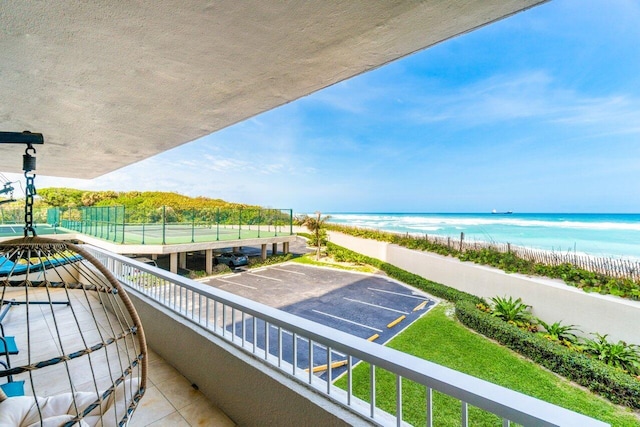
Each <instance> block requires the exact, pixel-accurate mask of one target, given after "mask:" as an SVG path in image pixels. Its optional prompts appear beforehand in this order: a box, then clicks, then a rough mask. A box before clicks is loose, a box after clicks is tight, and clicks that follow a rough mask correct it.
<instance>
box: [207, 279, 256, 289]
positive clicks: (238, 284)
mask: <svg viewBox="0 0 640 427" xmlns="http://www.w3.org/2000/svg"><path fill="white" fill-rule="evenodd" d="M215 280H217V281H219V282H223V283H229V284H231V285H237V286H242V287H243V288H249V289H258V288H254V287H253V286H249V285H243V284H242V283H236V282H232V281H230V280H224V279H215Z"/></svg>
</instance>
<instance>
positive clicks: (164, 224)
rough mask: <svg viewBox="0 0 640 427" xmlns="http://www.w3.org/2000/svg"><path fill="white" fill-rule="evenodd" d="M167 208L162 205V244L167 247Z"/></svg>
mask: <svg viewBox="0 0 640 427" xmlns="http://www.w3.org/2000/svg"><path fill="white" fill-rule="evenodd" d="M166 227H167V207H166V206H164V205H162V244H163V245H166V244H167V242H166Z"/></svg>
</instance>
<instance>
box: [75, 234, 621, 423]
mask: <svg viewBox="0 0 640 427" xmlns="http://www.w3.org/2000/svg"><path fill="white" fill-rule="evenodd" d="M86 249H87V250H88V251H89V252H90V253H91V254H92V255H94V256H95V257H96V258H97V259H98V260H99V261H100V262H101V263H103V264H104V265H105V266H106V267H107V268H108V269H109V270H110V271H111V272H112V273H114V275H115V276H116V277H117V278H118V279H119V280H120V281H121V282H122V283H123V284H124V285H126V286H128V287H130V288H132V289H134V290H135V291H137V292H138V293H140V294H144V295H146V297H148V298H150V299H153V300H154V301H156V302H158V303H160V304H162V305H163V306H165V307H166V308H167V309H169V310H172V311H173V312H175V313H176V314H178V315H180V316H182V317H183V318H185V319H188V320H189V321H191V322H193V323H194V324H197V325H199V326H200V327H202V328H205V329H206V330H207V331H209V332H211V333H214V334H216V335H217V336H219V337H221V338H223V339H225V340H226V341H228V342H230V343H232V344H234V345H236V346H237V347H238V348H241V349H243V350H244V351H247V352H250V353H253V354H254V355H256V356H258V357H259V358H260V359H261V360H263V362H264V363H267V364H269V365H271V366H272V367H277V368H278V369H279V370H280V372H281V373H282V374H283V375H287V376H289V377H291V378H295V379H297V380H298V381H302V382H304V383H306V384H308V385H309V386H311V387H313V388H314V389H316V390H317V391H318V392H320V393H322V394H323V395H324V396H325V397H326V398H328V399H331V400H332V401H334V402H337V403H338V404H341V405H343V406H344V407H346V408H348V409H350V410H352V411H354V412H356V413H358V414H360V415H361V416H364V417H367V418H368V419H370V420H371V421H373V422H375V423H378V424H382V425H393V424H395V425H398V426H400V425H404V424H406V421H404V420H403V412H402V409H403V395H402V389H403V383H404V381H406V380H409V381H413V382H415V383H418V384H420V385H421V386H423V387H424V388H425V395H426V398H425V402H424V404H425V409H424V410H425V418H426V424H427V425H428V426H432V425H433V413H434V412H433V403H432V402H433V399H432V396H433V395H432V392H433V391H438V392H440V393H443V394H446V395H448V396H451V397H453V398H455V399H457V400H459V401H460V408H461V411H460V421H461V425H462V426H465V427H466V426H468V425H469V416H468V409H469V407H470V406H475V407H477V408H480V409H483V410H485V411H487V412H490V413H493V414H495V415H497V416H498V417H500V418H502V420H503V421H502V425H503V426H508V425H510V423H511V422H515V423H518V424H522V425H525V426H527V425H535V426H560V425H562V426H583V427H586V426H606V425H608V424H606V423H603V422H601V421H597V420H594V419H592V418H589V417H586V416H584V415H581V414H578V413H575V412H572V411H569V410H567V409H564V408H561V407H559V406H555V405H552V404H550V403H547V402H544V401H541V400H538V399H535V398H532V397H530V396H526V395H524V394H521V393H518V392H515V391H513V390H510V389H507V388H504V387H501V386H497V385H495V384H492V383H489V382H487V381H484V380H480V379H478V378H475V377H472V376H470V375H467V374H463V373H461V372H458V371H455V370H452V369H449V368H446V367H443V366H440V365H437V364H435V363H431V362H428V361H426V360H423V359H420V358H417V357H414V356H411V355H409V354H406V353H402V352H400V351H397V350H394V349H390V348H387V347H384V346H382V345H379V344H374V343H372V342H369V341H367V340H364V339H361V338H357V337H354V336H352V335H349V334H346V333H344V332H341V331H338V330H335V329H332V328H329V327H326V326H324V325H320V324H317V323H315V322H311V321H309V320H306V319H303V318H300V317H298V316H294V315H292V314H289V313H286V312H283V311H280V310H277V309H274V308H272V307H268V306H266V305H263V304H260V303H257V302H255V301H251V300H248V299H246V298H243V297H240V296H237V295H234V294H231V293H228V292H225V291H223V290H220V289H216V288H213V287H209V286H205V285H202V284H200V283H198V282H195V281H193V280H190V279H187V278H184V277H181V276H178V275H176V274H173V273H170V272H167V271H164V270H161V269H159V268H156V267H152V266H149V265H146V264H142V263H140V262H137V261H135V260H133V259H130V258H127V257H124V256H120V255H116V254H113V253H111V252H108V251H106V250H103V249H99V248H95V247H91V246H87V247H86ZM338 358H339V359H341V361H340V363H338V365H341V366H340V368H336V369H326V370H325V371H323V374H321V375H317V374H316V373H314V369H313V367H317V366H319V365H325V366H326V367H331V366H332V365H334V362H335V361H336V360H337V359H338ZM358 361H363V362H366V363H368V364H370V369H369V384H370V390H369V396H370V398H369V402H363V401H362V400H360V399H358V398H356V397H355V396H354V394H353V389H352V386H353V379H352V373H353V369H354V366H355V364H356V363H357V362H358ZM377 369H378V370H379V369H382V370H384V371H387V372H389V373H391V374H392V375H394V376H395V384H396V387H395V394H396V399H395V401H396V407H395V416H392V415H389V414H388V413H387V412H385V411H383V410H382V409H380V408H379V407H378V406H377V405H376V399H375V396H376V390H377V388H376V375H380V372H379V371H378V372H377V371H376V370H377ZM340 370H341V371H340ZM338 373H339V374H340V375H345V376H346V383H347V385H346V390H342V389H340V388H338V387H336V386H334V385H333V380H334V379H335V378H336V377H337V375H338ZM403 380H404V381H403ZM390 420H391V422H389V421H390Z"/></svg>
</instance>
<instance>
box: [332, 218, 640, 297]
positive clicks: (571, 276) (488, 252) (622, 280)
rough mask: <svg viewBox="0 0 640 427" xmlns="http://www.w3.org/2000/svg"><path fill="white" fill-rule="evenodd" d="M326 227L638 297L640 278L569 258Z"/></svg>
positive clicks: (598, 289)
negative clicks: (545, 258) (548, 260)
mask: <svg viewBox="0 0 640 427" xmlns="http://www.w3.org/2000/svg"><path fill="white" fill-rule="evenodd" d="M327 229H329V230H333V231H337V232H340V233H344V234H348V235H351V236H354V237H360V238H363V239H372V240H378V241H382V242H388V243H393V244H396V245H399V246H402V247H405V248H408V249H414V250H421V251H428V252H432V253H436V254H438V255H443V256H452V257H455V258H458V259H460V260H461V261H469V262H474V263H476V264H482V265H487V266H490V267H495V268H499V269H501V270H503V271H505V272H507V273H520V274H526V275H530V276H544V277H549V278H552V279H561V280H563V281H564V282H565V283H566V284H567V285H570V286H575V287H577V288H579V289H582V290H583V291H585V292H597V293H600V294H603V295H615V296H618V297H621V298H627V299H631V300H640V281H638V280H634V279H633V278H631V277H624V276H621V277H618V276H613V275H608V274H603V273H597V272H594V271H589V270H586V269H584V268H580V267H578V266H576V265H573V264H572V263H570V262H562V263H560V264H556V265H550V264H545V263H543V262H536V261H533V260H529V259H524V258H522V257H520V256H518V255H517V254H516V253H514V252H509V251H507V252H503V251H500V250H498V249H497V248H495V247H491V246H489V247H478V248H465V249H464V250H460V247H461V245H457V244H455V243H456V242H454V241H453V240H452V239H444V240H438V239H429V238H427V237H425V238H422V237H415V236H410V235H409V234H397V233H390V232H386V231H379V230H371V229H365V228H358V227H351V226H345V225H337V224H327ZM443 242H446V243H443Z"/></svg>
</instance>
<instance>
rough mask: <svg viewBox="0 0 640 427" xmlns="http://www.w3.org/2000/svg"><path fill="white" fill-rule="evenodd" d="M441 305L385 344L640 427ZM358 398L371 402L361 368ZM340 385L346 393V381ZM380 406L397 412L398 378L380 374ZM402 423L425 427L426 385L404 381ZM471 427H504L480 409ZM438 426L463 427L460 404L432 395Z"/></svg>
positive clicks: (364, 367) (366, 370) (631, 415)
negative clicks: (470, 326)
mask: <svg viewBox="0 0 640 427" xmlns="http://www.w3.org/2000/svg"><path fill="white" fill-rule="evenodd" d="M446 310H453V307H452V306H451V305H450V304H446V303H441V304H440V305H438V306H437V307H435V308H434V309H432V310H431V312H430V313H428V314H427V315H425V316H424V317H422V318H421V319H420V320H418V321H416V322H415V323H414V324H412V325H411V326H410V327H409V328H408V329H407V330H405V331H404V332H402V333H401V334H400V335H399V336H397V337H395V338H394V339H393V340H392V341H391V342H390V343H388V344H387V345H388V346H389V347H392V348H395V349H398V350H400V351H403V352H405V353H409V354H412V355H415V356H418V357H421V358H423V359H426V360H430V361H432V362H435V363H438V364H440V365H444V366H447V367H450V368H452V369H455V370H458V371H461V372H465V373H467V374H470V375H473V376H475V377H479V378H482V379H485V380H487V381H490V382H492V383H495V384H499V385H502V386H504V387H507V388H510V389H513V390H516V391H519V392H522V393H525V394H528V395H530V396H534V397H537V398H539V399H542V400H545V401H547V402H550V403H553V404H556V405H559V406H562V407H565V408H568V409H570V410H572V411H576V412H579V413H582V414H585V415H588V416H590V417H593V418H596V419H599V420H602V421H605V422H607V423H610V424H611V425H613V426H638V425H640V419H639V418H638V417H636V416H635V415H634V413H633V412H632V411H631V410H627V409H625V408H620V407H618V406H615V405H613V404H611V403H609V402H607V401H605V400H603V399H602V398H600V397H598V396H595V395H594V394H592V393H590V392H588V391H586V390H584V389H582V388H579V387H577V386H574V385H572V384H571V383H569V382H568V381H567V380H565V379H563V378H560V377H558V376H557V375H555V374H553V373H551V372H549V371H547V370H544V369H543V368H541V367H539V366H538V365H536V364H534V363H533V362H530V361H528V360H525V359H523V358H522V357H520V356H518V355H517V354H515V353H514V352H512V351H511V350H509V349H507V348H505V347H502V346H500V345H498V344H496V343H494V342H492V341H490V340H488V339H487V338H485V337H483V336H481V335H478V334H476V333H473V332H471V331H469V330H468V329H467V328H465V327H464V326H462V325H461V324H460V323H459V322H457V321H456V320H455V319H454V318H452V317H450V316H447V314H446ZM353 382H354V384H353V390H354V394H355V395H356V396H358V397H360V398H361V399H363V400H367V401H368V400H369V366H368V365H367V364H364V363H361V364H360V365H358V366H357V367H356V369H354V372H353ZM336 384H337V385H338V386H340V387H343V388H346V379H345V378H341V379H340V380H339V381H338V382H337V383H336ZM376 384H377V391H376V402H377V403H378V406H380V407H381V408H383V409H384V410H386V411H388V412H390V413H395V376H393V375H390V374H389V373H387V372H385V371H382V370H379V369H378V370H376ZM402 393H403V398H404V405H403V414H404V420H405V421H407V422H409V423H410V424H412V425H425V390H424V387H423V386H419V385H416V384H414V383H411V382H409V381H404V382H403V390H402ZM469 417H470V425H473V426H489V425H490V426H500V425H501V420H500V419H499V418H498V417H496V416H494V415H492V414H488V413H486V412H484V411H481V410H479V409H477V408H470V409H469ZM434 425H437V426H459V425H460V402H459V401H457V400H454V399H451V398H449V397H447V396H444V395H441V394H439V393H436V392H434Z"/></svg>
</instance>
